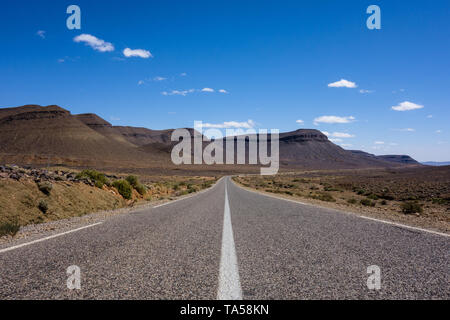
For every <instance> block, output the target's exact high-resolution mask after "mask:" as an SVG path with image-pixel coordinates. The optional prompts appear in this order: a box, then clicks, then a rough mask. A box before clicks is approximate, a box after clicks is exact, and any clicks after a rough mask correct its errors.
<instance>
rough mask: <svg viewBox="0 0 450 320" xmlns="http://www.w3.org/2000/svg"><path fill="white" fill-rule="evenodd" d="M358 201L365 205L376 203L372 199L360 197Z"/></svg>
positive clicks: (369, 205)
mask: <svg viewBox="0 0 450 320" xmlns="http://www.w3.org/2000/svg"><path fill="white" fill-rule="evenodd" d="M360 203H361V204H362V205H363V206H366V207H375V204H376V203H375V202H374V201H372V200H370V199H362V200H361V201H360Z"/></svg>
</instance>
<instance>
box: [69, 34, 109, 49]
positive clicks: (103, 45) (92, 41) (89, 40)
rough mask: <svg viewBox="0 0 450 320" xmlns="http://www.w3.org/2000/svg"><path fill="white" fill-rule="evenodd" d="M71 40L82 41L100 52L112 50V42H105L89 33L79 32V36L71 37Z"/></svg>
mask: <svg viewBox="0 0 450 320" xmlns="http://www.w3.org/2000/svg"><path fill="white" fill-rule="evenodd" d="M73 41H75V42H84V43H85V44H86V45H88V46H90V47H91V48H92V49H94V50H97V51H100V52H109V51H114V46H113V45H112V43H109V42H106V41H104V40H102V39H99V38H97V37H95V36H93V35H90V34H80V35H79V36H76V37H75V38H73Z"/></svg>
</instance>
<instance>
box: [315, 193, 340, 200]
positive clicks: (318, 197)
mask: <svg viewBox="0 0 450 320" xmlns="http://www.w3.org/2000/svg"><path fill="white" fill-rule="evenodd" d="M310 197H311V198H313V199H316V200H320V201H327V202H336V199H334V198H333V196H332V195H331V194H329V193H326V192H321V193H319V194H313V195H311V196H310Z"/></svg>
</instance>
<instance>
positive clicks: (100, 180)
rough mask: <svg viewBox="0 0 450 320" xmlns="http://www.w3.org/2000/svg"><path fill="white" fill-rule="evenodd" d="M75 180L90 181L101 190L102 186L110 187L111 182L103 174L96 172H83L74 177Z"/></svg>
mask: <svg viewBox="0 0 450 320" xmlns="http://www.w3.org/2000/svg"><path fill="white" fill-rule="evenodd" d="M76 178H77V179H90V180H92V181H93V182H94V185H95V186H96V187H97V188H100V189H101V188H103V185H105V184H106V185H107V186H110V185H111V182H110V181H109V179H108V178H107V177H106V176H105V174H103V173H101V172H98V171H96V170H83V171H81V172H80V173H78V174H77V176H76Z"/></svg>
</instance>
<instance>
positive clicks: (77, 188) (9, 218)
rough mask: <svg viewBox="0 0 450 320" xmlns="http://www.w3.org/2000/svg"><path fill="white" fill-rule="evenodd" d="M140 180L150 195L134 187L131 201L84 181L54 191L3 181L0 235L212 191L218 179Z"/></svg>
mask: <svg viewBox="0 0 450 320" xmlns="http://www.w3.org/2000/svg"><path fill="white" fill-rule="evenodd" d="M58 169H59V170H61V169H64V168H61V167H60V168H58ZM116 175H117V177H119V178H122V177H123V178H125V177H126V175H124V176H122V175H120V174H116ZM139 180H140V181H141V182H142V184H143V185H145V188H146V192H145V193H144V194H140V193H139V192H138V191H137V190H136V189H134V188H133V190H132V196H131V199H130V200H126V199H124V198H123V197H122V196H120V194H119V192H118V191H117V190H116V189H115V188H114V187H112V186H110V187H108V186H107V185H106V184H105V185H103V186H102V187H101V188H99V187H95V186H90V185H87V184H84V183H81V182H70V181H51V189H50V190H49V191H48V188H46V189H45V190H46V192H43V190H42V186H41V189H40V188H39V184H37V183H35V182H34V181H33V180H31V179H21V180H20V181H16V180H13V179H0V236H2V235H6V234H10V235H14V234H15V233H16V232H17V231H18V227H20V226H25V225H28V224H36V223H43V222H48V221H54V220H60V219H66V218H71V217H77V216H83V215H85V214H88V213H93V212H97V211H103V210H112V209H117V208H121V207H125V206H133V205H135V204H138V203H139V202H142V201H153V200H163V199H172V198H175V197H177V196H181V195H185V194H189V193H192V192H196V191H199V190H202V189H205V188H208V187H209V186H211V185H212V184H213V183H214V182H215V181H216V180H217V179H216V178H214V177H177V176H170V177H167V176H151V177H150V176H145V177H139ZM141 192H142V191H141ZM142 193H143V192H142Z"/></svg>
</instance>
